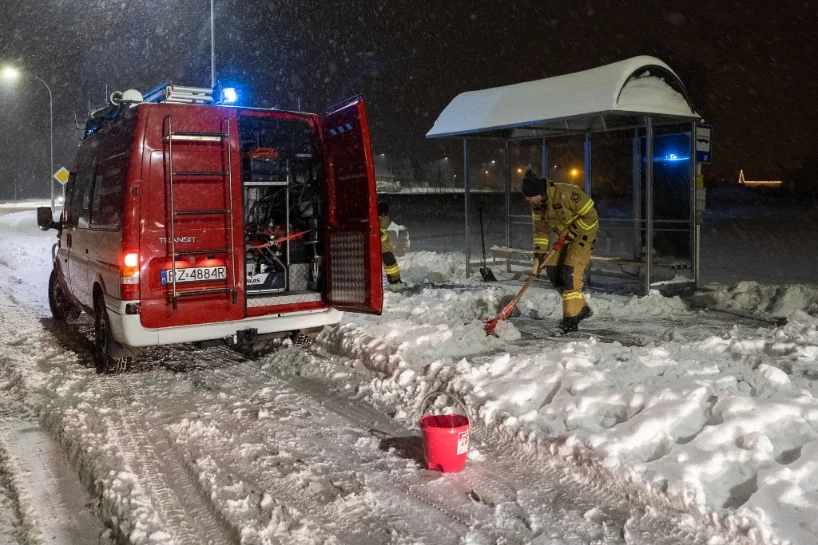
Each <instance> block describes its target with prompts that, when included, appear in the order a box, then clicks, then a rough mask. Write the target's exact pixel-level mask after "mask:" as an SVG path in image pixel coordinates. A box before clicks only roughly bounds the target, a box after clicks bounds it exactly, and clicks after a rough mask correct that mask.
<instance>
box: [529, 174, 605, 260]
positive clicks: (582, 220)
mask: <svg viewBox="0 0 818 545" xmlns="http://www.w3.org/2000/svg"><path fill="white" fill-rule="evenodd" d="M531 221H532V222H533V224H534V253H545V252H546V251H548V236H549V231H551V230H552V229H553V230H554V231H556V232H557V233H560V234H561V233H564V232H565V231H568V232H569V234H570V236H569V238H573V239H575V238H577V237H579V236H581V235H585V236H587V237H588V239H591V240H593V238H595V236H593V235H595V234H596V231H597V229H598V228H599V215H598V214H597V211H596V207H595V206H594V201H593V200H591V197H589V196H588V195H587V194H586V193H585V192H584V191H583V190H581V189H580V188H578V187H577V186H575V185H573V184H558V183H555V182H552V181H551V180H546V184H545V196H544V198H543V199H542V200H541V201H540V202H539V204H536V205H535V204H531Z"/></svg>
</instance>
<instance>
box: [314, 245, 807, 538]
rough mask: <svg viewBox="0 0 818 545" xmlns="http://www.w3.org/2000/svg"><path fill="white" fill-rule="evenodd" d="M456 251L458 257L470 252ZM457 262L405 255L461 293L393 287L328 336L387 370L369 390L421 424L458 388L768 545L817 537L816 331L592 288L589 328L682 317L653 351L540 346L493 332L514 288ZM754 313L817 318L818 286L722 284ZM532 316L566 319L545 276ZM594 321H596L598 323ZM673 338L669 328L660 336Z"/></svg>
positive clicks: (532, 432) (500, 417) (503, 421)
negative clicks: (429, 406) (431, 403)
mask: <svg viewBox="0 0 818 545" xmlns="http://www.w3.org/2000/svg"><path fill="white" fill-rule="evenodd" d="M458 258H459V259H458ZM458 262H459V263H462V262H463V260H462V258H460V256H455V257H454V258H452V256H448V255H447V256H442V255H440V254H428V253H420V254H409V255H408V256H406V257H405V258H402V259H401V260H400V264H401V267H402V270H404V271H405V276H406V277H407V278H413V276H412V275H414V278H416V279H420V278H428V277H429V275H430V274H431V273H439V274H441V275H443V276H444V277H445V280H448V281H452V280H454V279H458V281H460V280H463V281H464V282H465V285H463V286H459V285H458V286H453V287H451V288H450V289H447V288H445V287H438V288H437V289H414V288H413V289H412V290H410V292H409V293H408V295H395V294H391V293H390V294H387V295H386V304H385V308H384V314H383V316H381V317H377V318H376V317H364V316H359V315H351V314H350V315H347V316H346V317H345V321H344V323H343V324H342V325H340V326H339V327H337V328H328V329H327V330H325V332H324V333H323V334H322V336H321V337H320V338H319V343H322V344H323V346H325V347H327V348H328V349H329V350H331V351H333V352H337V353H341V354H347V355H349V356H350V357H353V358H354V359H355V360H356V361H358V362H359V363H360V362H364V365H367V366H368V367H370V368H372V369H375V370H377V371H379V372H381V373H383V376H381V377H378V378H376V379H374V380H373V381H372V382H371V383H370V384H368V385H367V386H366V388H364V389H363V391H366V392H368V396H369V397H370V398H371V399H372V401H373V402H377V403H387V404H397V405H398V406H399V410H398V411H397V414H399V415H406V416H410V415H411V417H412V418H414V414H415V413H414V411H416V410H417V408H418V403H419V401H420V399H421V398H422V397H423V395H425V393H426V392H428V391H431V390H437V389H446V390H448V391H453V392H456V393H458V394H460V395H461V396H462V397H463V398H464V399H465V401H466V403H467V404H468V405H469V407H470V408H471V410H472V411H473V415H474V416H476V417H477V418H479V420H480V421H481V423H482V424H483V425H484V426H486V427H488V428H490V429H495V430H496V431H497V432H498V433H505V434H511V435H513V436H516V437H519V438H521V439H522V440H524V441H544V442H546V443H549V444H551V445H552V448H553V451H554V452H555V453H557V454H558V455H560V456H565V457H569V458H576V457H578V458H579V459H590V460H593V461H594V462H595V463H596V464H598V465H599V466H600V467H604V468H607V471H609V472H610V473H611V475H614V476H618V477H620V478H624V479H628V480H636V481H637V482H642V483H643V484H644V486H645V487H646V488H648V489H650V490H653V491H654V492H658V493H661V494H663V495H665V496H666V497H668V498H671V499H672V500H673V501H675V502H678V503H679V504H684V505H687V506H689V507H690V508H693V509H696V510H700V511H710V512H712V513H714V514H720V515H721V514H726V515H727V521H728V524H730V525H735V526H736V527H742V528H744V529H745V531H746V532H747V533H749V534H750V535H751V536H752V537H754V538H755V539H757V540H758V541H760V542H766V543H774V542H777V540H781V539H784V540H787V539H788V540H791V541H792V542H793V543H811V542H813V539H814V538H813V536H814V532H815V529H816V523H815V521H816V520H818V478H816V477H815V476H814V475H815V473H814V470H813V468H814V467H816V466H815V464H816V463H818V399H816V396H818V386H815V385H814V384H812V378H811V377H813V376H814V367H815V363H816V357H818V325H817V324H816V323H814V322H813V323H808V322H804V321H803V320H802V321H800V322H797V323H791V324H789V325H787V326H784V327H770V328H763V327H761V328H759V327H758V326H759V325H764V324H763V323H762V322H759V323H758V324H752V325H743V326H739V325H737V324H734V323H733V322H734V320H733V319H732V318H731V317H730V316H725V315H721V319H722V320H723V321H719V318H718V317H716V316H713V315H710V314H704V315H703V314H701V313H698V312H693V311H691V310H689V309H688V308H686V306H685V304H684V302H683V301H681V300H680V299H678V298H665V297H662V296H661V295H658V294H651V295H650V296H647V297H621V296H615V295H599V294H591V296H590V303H591V305H592V307H593V308H594V311H595V316H594V318H592V320H591V321H589V322H588V323H587V324H588V327H616V328H618V329H619V330H623V329H624V330H625V331H629V332H630V333H632V334H640V333H643V332H644V331H643V329H644V326H646V325H648V324H650V323H651V322H652V321H654V320H656V321H666V322H671V323H674V324H679V325H678V326H676V327H673V328H670V329H669V330H667V331H666V332H665V333H664V334H661V335H657V336H654V337H652V342H650V343H648V345H647V346H644V347H623V346H621V345H619V344H616V343H614V344H606V343H601V342H598V341H596V340H595V339H594V338H590V339H588V340H581V341H578V340H570V341H564V342H550V341H538V340H536V338H532V337H531V336H530V335H527V334H523V333H522V332H521V331H520V330H519V329H518V328H517V327H516V326H515V320H514V319H511V320H509V321H508V322H504V323H501V325H500V327H499V328H498V337H493V336H489V337H487V336H486V335H485V334H484V333H483V329H482V326H483V324H484V321H485V320H486V319H489V318H491V317H493V316H494V315H495V313H496V312H497V311H498V310H499V308H500V307H501V304H502V302H504V301H505V300H507V299H508V297H510V295H511V294H512V293H513V291H514V287H513V286H512V285H503V283H502V281H503V278H501V279H500V280H501V282H500V283H499V284H485V283H481V282H470V283H469V282H467V281H465V279H463V278H462V276H460V275H462V272H463V271H462V270H461V269H460V268H459V267H458V265H457V263H458ZM715 293H716V297H718V300H719V302H721V303H723V304H724V305H725V306H727V307H729V308H736V309H741V310H744V311H748V312H758V313H761V312H763V313H768V314H773V315H777V316H780V315H786V316H789V317H793V316H796V317H801V318H803V317H807V318H810V316H809V315H808V314H807V313H806V312H805V311H809V309H810V308H812V306H813V305H815V301H816V294H817V293H818V288H811V287H808V286H760V285H758V284H755V283H750V282H743V283H741V284H739V285H737V286H734V287H732V288H724V289H721V290H719V291H716V292H715ZM519 308H520V311H521V315H522V316H524V317H525V316H530V317H535V318H544V320H543V321H542V323H543V326H542V327H544V328H545V327H547V325H546V324H548V323H553V320H555V319H556V318H558V317H559V316H560V312H561V310H560V308H561V307H560V299H559V297H558V296H557V295H556V294H555V293H554V292H553V290H551V289H548V288H547V287H546V286H545V285H535V286H534V287H532V288H531V289H530V290H529V292H528V293H527V294H526V297H525V299H524V301H523V302H522V303H521V304H520V307H519ZM592 322H595V325H593V324H592ZM659 331H661V329H659Z"/></svg>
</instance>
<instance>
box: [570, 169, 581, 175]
mask: <svg viewBox="0 0 818 545" xmlns="http://www.w3.org/2000/svg"><path fill="white" fill-rule="evenodd" d="M577 174H579V171H578V170H577V169H575V168H572V169H571V176H576V175H577Z"/></svg>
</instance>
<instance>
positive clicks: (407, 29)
mask: <svg viewBox="0 0 818 545" xmlns="http://www.w3.org/2000/svg"><path fill="white" fill-rule="evenodd" d="M215 5H216V8H215V17H216V24H215V28H216V72H217V79H219V80H220V81H222V82H225V83H230V84H235V85H236V86H237V87H239V89H240V90H241V92H242V97H243V98H242V103H243V104H246V105H253V106H261V107H273V106H277V107H279V108H282V109H296V108H297V107H298V105H299V104H300V105H301V108H302V109H303V110H306V111H315V112H322V111H323V110H324V109H325V108H326V107H328V106H330V105H331V104H333V103H334V102H336V101H338V100H340V99H343V98H345V97H348V96H351V95H354V94H357V93H363V94H364V96H365V97H366V99H367V102H368V106H369V116H370V123H371V126H372V134H373V148H374V150H375V152H376V153H387V154H390V155H393V156H404V157H410V158H415V159H420V160H427V159H434V158H439V157H442V156H444V155H450V154H454V153H460V149H461V147H460V146H461V144H460V142H459V141H438V140H434V141H429V140H426V139H425V137H424V135H425V133H426V132H427V131H428V130H429V128H431V126H432V124H433V122H434V120H435V118H436V116H437V115H438V113H439V112H440V111H441V110H442V109H443V108H444V107H445V106H446V105H447V104H448V102H449V101H450V100H451V99H452V98H453V97H454V96H455V95H456V94H458V93H459V92H462V91H467V90H474V89H481V88H485V87H493V86H497V85H507V84H512V83H518V82H522V81H527V80H532V79H539V78H543V77H549V76H555V75H560V74H564V73H568V72H574V71H579V70H584V69H587V68H592V67H595V66H599V65H602V64H607V63H610V62H614V61H618V60H622V59H624V58H628V57H631V56H634V55H639V54H648V55H655V56H657V57H659V58H660V59H662V60H664V61H665V62H666V63H668V64H669V65H670V66H671V68H673V69H674V70H675V71H676V73H677V74H679V76H680V77H681V79H682V81H683V82H684V83H685V85H686V86H687V88H688V91H689V93H690V96H691V99H692V101H693V103H694V107H695V108H696V110H697V111H698V112H699V114H701V115H702V117H704V119H705V121H706V122H709V123H712V124H713V125H714V141H715V150H714V160H713V164H712V165H710V166H709V167H706V173H707V174H709V175H712V176H718V175H722V176H726V177H728V178H732V179H735V178H737V176H738V170H739V168H743V169H744V172H745V174H746V175H747V178H748V179H771V178H772V179H779V178H781V177H782V176H783V175H784V173H785V172H786V171H789V170H794V169H796V168H798V166H799V165H800V164H802V163H804V162H805V161H808V160H813V161H815V158H816V155H818V153H817V152H816V150H818V130H816V127H817V126H818V125H816V122H817V121H818V116H816V113H818V82H817V81H816V72H818V71H816V69H815V58H816V45H817V44H818V38H816V27H818V16H816V13H815V9H814V7H813V6H811V4H810V3H808V2H800V1H792V0H779V1H776V2H768V1H767V0H764V1H758V0H755V1H743V2H724V1H723V2H712V1H704V0H690V1H687V2H684V3H680V2H673V3H670V2H655V1H650V0H643V1H619V2H614V1H601V0H587V1H583V0H570V1H567V0H559V1H544V0H539V1H510V0H503V1H500V0H497V1H495V0H484V1H472V2H465V1H459V0H446V1H440V0H438V1H434V2H433V1H427V0H421V1H411V2H410V1H378V2H376V1H371V0H367V1H357V2H355V1H346V2H331V1H319V0H314V1H307V2H299V1H294V0H283V1H278V0H268V1H264V2H261V1H255V0H215ZM0 64H13V65H15V66H16V67H18V68H21V69H23V70H27V71H29V72H30V73H33V74H36V75H37V76H39V77H41V78H42V79H44V80H45V81H46V82H48V84H49V85H50V86H51V89H52V91H53V95H54V148H55V160H54V162H55V169H56V168H59V166H66V167H70V166H71V163H72V160H73V155H74V152H75V149H76V145H77V142H78V139H79V137H80V136H81V131H79V130H77V129H76V127H75V115H76V118H77V119H78V120H79V123H80V125H82V124H83V123H84V121H85V117H86V114H87V112H88V109H89V104H90V106H91V107H92V108H97V107H101V106H103V105H104V99H105V94H106V89H107V92H108V93H110V92H111V91H114V90H122V89H126V88H136V89H139V90H141V91H143V92H144V91H147V90H149V89H150V88H152V87H154V86H156V85H157V84H159V83H161V82H162V81H165V80H173V81H175V82H177V83H179V84H183V85H193V86H209V84H210V3H209V0H144V1H141V2H125V1H117V2H112V1H107V0H90V1H85V2H77V1H76V0H26V1H21V0H4V1H3V3H2V6H0ZM0 126H2V131H0V164H2V170H1V171H0V172H2V174H1V175H0V176H2V178H0V180H2V181H0V198H9V197H11V196H12V195H13V193H12V192H13V190H12V189H10V188H11V187H12V186H13V184H14V180H15V179H17V180H18V184H19V185H20V186H22V187H23V188H24V189H23V196H45V195H47V194H48V193H47V189H44V188H42V186H43V185H44V181H43V180H45V178H46V177H47V176H48V174H49V172H48V151H49V150H48V94H47V92H46V89H45V86H44V85H43V84H42V83H40V82H39V81H37V80H36V79H33V78H25V77H24V78H22V79H20V80H18V81H17V82H16V83H14V84H10V83H8V82H5V81H0ZM31 184H36V186H33V187H29V186H31Z"/></svg>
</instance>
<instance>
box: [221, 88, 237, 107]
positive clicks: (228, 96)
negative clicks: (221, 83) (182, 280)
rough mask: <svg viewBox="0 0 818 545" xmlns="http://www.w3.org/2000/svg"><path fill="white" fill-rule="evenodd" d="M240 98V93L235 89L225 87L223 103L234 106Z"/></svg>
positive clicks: (222, 97)
mask: <svg viewBox="0 0 818 545" xmlns="http://www.w3.org/2000/svg"><path fill="white" fill-rule="evenodd" d="M238 98H239V95H238V93H236V89H235V88H233V87H225V88H224V89H222V96H221V102H222V103H223V104H233V103H234V102H236V101H237V100H238Z"/></svg>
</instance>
